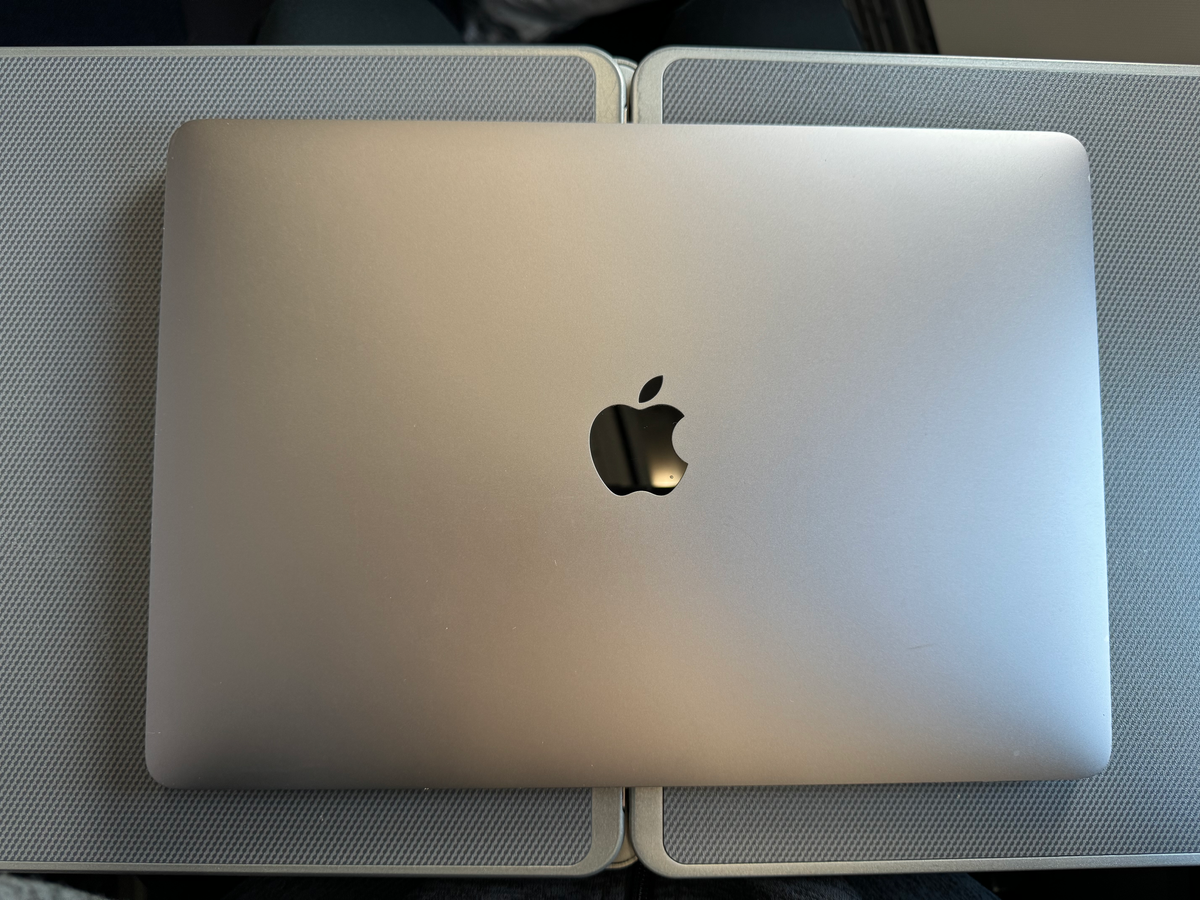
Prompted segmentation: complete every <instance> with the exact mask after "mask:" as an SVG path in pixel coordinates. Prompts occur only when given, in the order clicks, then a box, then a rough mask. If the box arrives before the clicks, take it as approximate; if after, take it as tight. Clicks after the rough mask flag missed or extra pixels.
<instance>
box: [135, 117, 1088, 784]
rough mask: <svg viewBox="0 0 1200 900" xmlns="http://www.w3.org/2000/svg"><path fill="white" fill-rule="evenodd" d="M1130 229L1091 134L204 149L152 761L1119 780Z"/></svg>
mask: <svg viewBox="0 0 1200 900" xmlns="http://www.w3.org/2000/svg"><path fill="white" fill-rule="evenodd" d="M1091 241H1092V237H1091V215H1090V189H1089V177H1088V165H1087V159H1086V155H1085V153H1084V151H1083V148H1082V147H1081V146H1080V145H1079V143H1078V142H1077V141H1075V140H1074V139H1073V138H1070V137H1067V136H1065V135H1061V134H1045V133H1006V132H982V131H976V132H970V131H932V130H890V129H865V128H864V129H857V128H796V127H758V126H750V127H745V126H730V127H689V126H655V127H632V126H612V127H608V126H595V125H587V126H577V125H525V124H478V123H476V124H464V123H415V122H408V123H398V122H253V121H237V122H234V121H212V122H198V123H191V124H188V125H185V126H184V127H183V128H182V129H180V131H179V132H178V133H177V134H176V135H175V138H174V140H173V141H172V144H171V151H170V162H169V166H168V178H167V201H166V233H165V243H164V261H163V292H162V310H161V324H160V345H159V380H158V401H157V402H158V407H157V423H156V445H155V469H154V499H153V537H152V558H151V578H150V594H151V596H150V644H149V671H148V683H147V720H146V729H147V731H146V757H147V763H148V765H149V768H150V771H151V773H152V774H153V775H154V777H155V778H157V779H158V780H159V781H161V782H163V783H164V784H167V785H173V786H186V787H235V786H241V787H402V786H492V787H501V786H550V785H572V786H584V785H670V784H691V785H700V784H736V783H751V784H768V783H817V782H867V781H876V782H878V781H935V780H983V779H987V780H991V779H1027V778H1030V779H1031V778H1072V777H1077V776H1083V775H1087V774H1091V773H1093V772H1096V771H1098V770H1099V769H1100V768H1102V767H1103V766H1104V764H1105V762H1106V761H1107V758H1108V754H1109V747H1110V717H1111V714H1110V699H1109V674H1108V609H1107V587H1106V565H1105V537H1104V495H1103V471H1102V457H1101V430H1100V396H1099V376H1098V359H1097V338H1096V311H1095V296H1094V284H1093V267H1092V244H1091ZM660 376H661V382H660V381H659V377H660ZM639 395H642V399H643V400H644V402H641V403H639ZM613 407H617V408H616V409H613ZM672 429H673V433H672ZM672 437H673V450H672V445H671V440H672ZM685 462H686V465H685ZM601 475H603V480H602V477H601ZM606 481H607V482H608V484H607V485H606V483H605V482H606Z"/></svg>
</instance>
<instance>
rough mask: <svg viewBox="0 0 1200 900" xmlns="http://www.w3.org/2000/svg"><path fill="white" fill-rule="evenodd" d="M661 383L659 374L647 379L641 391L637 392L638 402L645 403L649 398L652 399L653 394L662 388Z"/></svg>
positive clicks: (661, 378)
mask: <svg viewBox="0 0 1200 900" xmlns="http://www.w3.org/2000/svg"><path fill="white" fill-rule="evenodd" d="M662 383H663V377H662V376H661V375H655V376H654V377H653V378H651V379H650V380H649V381H647V382H646V384H645V386H644V387H643V388H642V392H641V393H640V394H638V403H646V402H648V401H650V400H653V399H654V397H655V395H657V394H658V392H659V391H660V390H662Z"/></svg>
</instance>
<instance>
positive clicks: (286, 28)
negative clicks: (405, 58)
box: [258, 0, 463, 44]
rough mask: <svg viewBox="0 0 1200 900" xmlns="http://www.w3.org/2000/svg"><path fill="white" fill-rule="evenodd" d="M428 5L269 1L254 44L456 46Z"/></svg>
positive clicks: (454, 32)
mask: <svg viewBox="0 0 1200 900" xmlns="http://www.w3.org/2000/svg"><path fill="white" fill-rule="evenodd" d="M462 42H463V39H462V35H461V34H460V33H459V31H458V29H457V28H455V27H454V25H453V24H452V23H451V22H450V20H449V19H448V18H446V16H445V15H444V14H443V13H442V11H441V10H440V9H439V8H438V7H437V6H435V5H434V4H433V3H431V2H429V0H275V2H274V3H272V4H271V8H270V9H269V10H268V11H267V15H266V17H265V18H264V19H263V22H262V25H260V26H259V29H258V43H260V44H461V43H462Z"/></svg>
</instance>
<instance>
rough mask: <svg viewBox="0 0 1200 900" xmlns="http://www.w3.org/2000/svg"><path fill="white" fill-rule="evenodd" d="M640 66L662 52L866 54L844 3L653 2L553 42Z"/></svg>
mask: <svg viewBox="0 0 1200 900" xmlns="http://www.w3.org/2000/svg"><path fill="white" fill-rule="evenodd" d="M553 42H554V43H557V44H590V45H593V46H596V47H600V48H602V49H604V50H606V51H608V52H609V53H611V54H612V55H614V56H624V57H628V58H629V59H635V60H640V59H642V58H643V57H644V56H646V55H647V54H649V53H651V52H652V51H654V50H657V49H658V48H659V47H665V46H668V45H673V44H684V45H693V46H703V47H771V48H778V49H786V50H861V49H862V44H861V43H860V42H859V39H858V35H857V33H856V32H855V30H854V22H853V20H852V19H851V17H850V13H849V12H848V11H847V10H846V7H845V6H844V5H843V4H842V3H841V0H688V2H683V3H681V2H680V0H654V2H651V3H643V4H639V5H637V6H632V7H629V8H627V9H622V10H618V11H617V12H615V13H610V14H608V15H605V16H596V17H594V18H592V19H588V20H587V21H586V22H584V23H583V24H581V25H579V26H578V27H576V28H572V29H571V30H570V31H566V32H563V33H562V34H559V35H556V36H555V37H554V38H553Z"/></svg>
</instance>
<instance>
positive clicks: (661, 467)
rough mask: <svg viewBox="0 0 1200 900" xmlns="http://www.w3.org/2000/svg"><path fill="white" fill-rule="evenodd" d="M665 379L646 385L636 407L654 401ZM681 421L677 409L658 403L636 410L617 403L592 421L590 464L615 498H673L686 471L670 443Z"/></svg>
mask: <svg viewBox="0 0 1200 900" xmlns="http://www.w3.org/2000/svg"><path fill="white" fill-rule="evenodd" d="M662 383H663V377H662V376H661V375H656V376H655V377H654V378H651V379H650V380H649V381H647V382H646V385H645V387H643V388H642V392H641V394H639V395H638V403H646V402H648V401H650V400H653V399H654V397H655V395H657V394H658V392H659V389H660V388H661V387H662ZM682 418H683V413H681V412H680V411H679V410H677V409H676V408H675V407H673V406H666V405H665V404H661V403H660V404H658V405H656V406H650V407H646V408H645V409H635V408H633V407H632V406H625V405H623V404H617V405H616V406H610V407H608V408H607V409H605V410H602V411H601V412H600V415H598V416H596V418H595V420H594V421H593V422H592V433H591V445H592V463H593V464H594V465H595V466H596V473H597V474H598V475H599V476H600V480H601V481H603V482H604V485H605V487H607V488H608V489H609V490H610V491H612V492H613V493H614V494H617V495H619V496H621V497H624V496H625V495H626V494H632V493H633V492H634V491H649V492H650V493H651V494H659V495H660V496H661V495H663V494H669V493H671V491H673V490H675V487H676V485H678V484H679V482H680V480H681V479H682V478H683V473H684V472H685V471H686V470H687V463H685V462H684V461H683V460H682V459H680V458H679V454H677V453H676V452H675V447H674V445H673V444H672V443H671V433H672V432H673V431H674V430H675V425H676V424H677V423H678V422H679V420H680V419H682Z"/></svg>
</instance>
